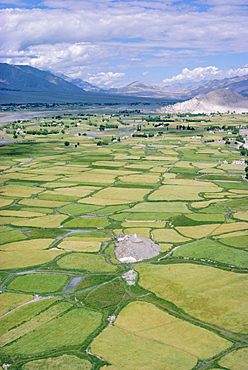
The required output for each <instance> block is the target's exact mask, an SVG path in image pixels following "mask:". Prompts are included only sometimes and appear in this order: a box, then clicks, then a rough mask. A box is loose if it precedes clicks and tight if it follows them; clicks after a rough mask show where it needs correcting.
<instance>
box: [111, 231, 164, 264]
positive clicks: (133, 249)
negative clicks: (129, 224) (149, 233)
mask: <svg viewBox="0 0 248 370" xmlns="http://www.w3.org/2000/svg"><path fill="white" fill-rule="evenodd" d="M117 239H118V243H117V245H116V248H115V255H116V258H117V259H118V260H119V261H120V262H122V263H134V262H138V261H143V260H146V259H149V258H152V257H156V256H157V255H158V254H159V253H160V246H159V245H157V244H155V243H154V242H153V241H152V240H150V239H147V238H144V237H142V236H138V235H136V234H129V235H120V236H118V237H117Z"/></svg>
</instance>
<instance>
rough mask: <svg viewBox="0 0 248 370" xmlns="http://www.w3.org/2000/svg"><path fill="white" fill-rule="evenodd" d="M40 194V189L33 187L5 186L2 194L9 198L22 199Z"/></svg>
mask: <svg viewBox="0 0 248 370" xmlns="http://www.w3.org/2000/svg"><path fill="white" fill-rule="evenodd" d="M39 192H40V189H38V188H34V187H31V186H21V185H5V186H3V187H2V188H1V191H0V194H1V195H4V196H8V197H15V198H20V197H30V196H31V195H34V194H37V193H39Z"/></svg>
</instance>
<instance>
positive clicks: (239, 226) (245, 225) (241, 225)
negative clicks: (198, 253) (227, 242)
mask: <svg viewBox="0 0 248 370" xmlns="http://www.w3.org/2000/svg"><path fill="white" fill-rule="evenodd" d="M244 229H248V222H234V223H230V224H222V225H220V226H219V227H218V228H217V229H216V230H214V231H213V232H212V235H218V234H222V233H230V232H232V231H236V230H244Z"/></svg>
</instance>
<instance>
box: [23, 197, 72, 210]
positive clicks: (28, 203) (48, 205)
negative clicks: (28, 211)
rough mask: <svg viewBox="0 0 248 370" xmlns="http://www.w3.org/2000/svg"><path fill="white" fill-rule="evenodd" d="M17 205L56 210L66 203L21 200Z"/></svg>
mask: <svg viewBox="0 0 248 370" xmlns="http://www.w3.org/2000/svg"><path fill="white" fill-rule="evenodd" d="M19 204H23V205H24V206H30V207H45V208H58V207H62V206H65V205H66V204H68V202H60V201H57V200H41V199H22V200H21V201H19Z"/></svg>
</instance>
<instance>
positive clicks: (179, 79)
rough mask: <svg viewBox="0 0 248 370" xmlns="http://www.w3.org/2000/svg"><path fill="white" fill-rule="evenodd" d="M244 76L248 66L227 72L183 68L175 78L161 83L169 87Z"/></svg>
mask: <svg viewBox="0 0 248 370" xmlns="http://www.w3.org/2000/svg"><path fill="white" fill-rule="evenodd" d="M246 74H248V65H246V66H244V67H243V68H237V69H229V70H228V71H222V70H220V69H219V68H217V67H215V66H209V67H205V68H203V67H197V68H195V69H193V70H189V69H188V68H184V69H183V70H182V72H181V73H180V74H178V75H177V76H174V77H172V78H165V79H164V80H163V83H164V84H167V85H169V84H172V83H187V82H194V81H202V80H214V79H217V80H221V79H223V78H231V77H236V76H243V75H246Z"/></svg>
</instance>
